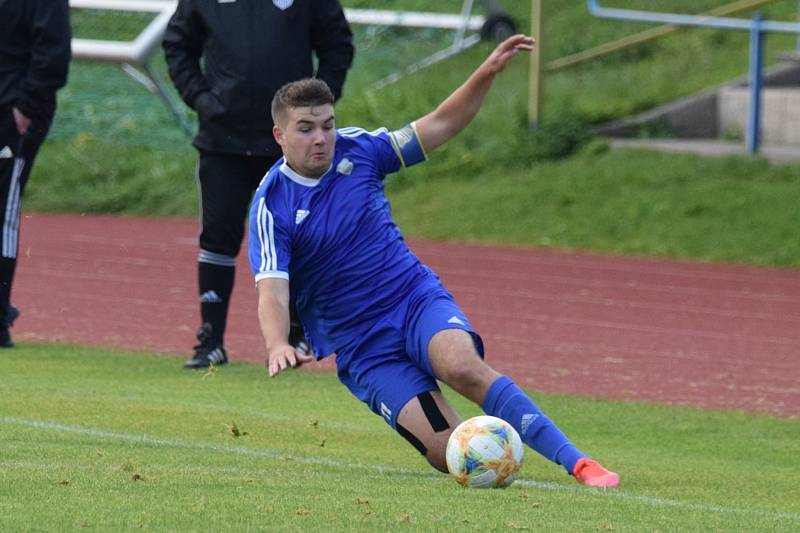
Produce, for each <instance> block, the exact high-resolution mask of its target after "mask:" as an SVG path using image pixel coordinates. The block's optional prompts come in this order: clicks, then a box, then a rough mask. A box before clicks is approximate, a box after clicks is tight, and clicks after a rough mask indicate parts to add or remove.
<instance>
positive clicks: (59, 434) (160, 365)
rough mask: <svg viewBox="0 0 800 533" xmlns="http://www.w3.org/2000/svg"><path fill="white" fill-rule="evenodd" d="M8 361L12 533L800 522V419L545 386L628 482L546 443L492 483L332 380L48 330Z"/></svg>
mask: <svg viewBox="0 0 800 533" xmlns="http://www.w3.org/2000/svg"><path fill="white" fill-rule="evenodd" d="M2 357H3V363H4V365H3V378H2V385H1V386H0V390H2V394H0V450H1V451H0V531H65V530H84V529H85V530H90V531H130V530H141V529H144V530H173V531H189V530H191V531H228V530H240V531H254V530H269V531H387V530H390V531H461V530H474V531H498V530H511V531H515V530H522V531H526V530H527V531H643V530H647V531H797V529H798V528H800V500H799V499H798V498H797V495H798V493H797V475H798V468H797V464H798V463H797V457H798V455H800V438H798V437H800V421H798V420H781V419H771V418H767V417H764V416H756V415H749V414H741V413H732V412H703V411H697V410H692V409H686V408H672V407H666V406H655V405H643V404H626V403H618V402H610V401H599V400H591V399H581V398H571V397H563V396H558V397H557V396H548V395H540V394H534V396H535V398H536V399H537V401H538V403H539V404H540V405H541V406H542V407H543V409H544V410H545V411H546V412H548V414H549V415H550V416H551V418H553V419H554V420H556V421H557V422H558V423H559V425H560V426H561V427H562V429H564V430H565V432H567V433H568V434H569V435H570V436H571V437H572V439H573V440H574V441H575V442H576V443H577V444H578V445H579V446H580V447H582V448H584V449H585V450H586V451H588V452H589V453H593V454H594V455H595V456H596V457H597V458H599V459H601V460H603V461H604V462H605V463H607V464H608V465H609V466H612V467H613V468H614V469H615V470H617V471H619V472H620V473H621V475H622V479H623V482H622V486H621V488H620V489H618V490H613V491H599V490H596V489H586V488H583V487H580V486H578V485H576V484H575V483H574V482H573V481H572V479H571V478H569V477H568V476H567V475H566V474H565V473H564V472H563V470H561V469H560V467H557V466H555V465H552V464H550V463H549V462H547V461H546V460H544V459H542V458H541V457H539V456H537V455H536V454H535V453H532V452H531V453H528V454H527V455H526V462H525V465H524V467H523V471H522V473H521V480H520V481H518V482H517V483H515V484H514V485H513V486H512V487H510V488H508V489H506V490H489V491H481V490H470V489H464V488H462V487H460V486H459V485H457V484H456V483H455V481H453V480H452V479H450V478H448V477H447V476H444V475H441V474H438V473H436V472H434V471H433V470H432V469H431V468H430V467H428V466H427V463H426V462H425V461H424V460H423V459H422V458H421V457H420V456H419V455H418V454H417V453H416V451H414V450H413V448H411V446H409V445H407V444H406V443H405V441H403V440H402V439H401V438H400V437H399V436H397V435H396V434H394V433H393V432H392V431H391V430H390V429H389V428H388V426H386V425H385V424H384V422H383V421H382V420H381V419H380V418H378V417H377V416H375V415H373V414H371V413H370V412H369V411H368V409H367V408H366V407H365V406H363V405H362V404H360V403H359V402H358V401H356V400H355V399H353V398H352V397H351V396H350V395H349V393H348V392H346V390H345V389H344V387H342V386H341V385H339V384H338V382H337V381H336V378H335V377H334V376H333V375H332V374H330V373H313V372H312V373H309V372H305V371H300V372H298V371H294V372H287V373H285V374H282V375H281V376H279V377H278V378H276V379H274V380H269V379H267V378H266V377H265V373H264V370H263V368H258V367H256V366H252V365H245V364H234V365H231V366H229V367H224V368H221V369H219V370H217V371H216V372H213V373H203V372H186V371H182V370H180V368H179V366H180V365H179V361H178V360H177V359H175V358H172V357H166V356H154V355H149V354H134V353H117V352H108V351H104V350H99V349H89V348H80V347H68V346H55V345H38V344H29V343H21V344H20V345H19V346H18V348H17V349H15V350H7V351H4V352H3V354H2ZM448 396H449V397H450V398H451V399H452V400H453V402H454V404H456V405H457V407H458V408H459V410H460V411H461V413H462V414H463V415H466V416H471V415H476V414H479V410H478V409H477V408H476V407H475V406H473V405H470V404H467V403H465V402H464V401H462V400H460V399H459V398H457V397H454V395H453V394H449V395H448Z"/></svg>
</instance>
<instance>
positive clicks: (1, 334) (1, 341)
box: [0, 304, 19, 348]
mask: <svg viewBox="0 0 800 533" xmlns="http://www.w3.org/2000/svg"><path fill="white" fill-rule="evenodd" d="M17 317H19V309H17V308H16V307H14V306H13V305H11V304H8V307H6V310H5V313H3V314H2V316H0V348H13V347H14V341H12V340H11V332H10V331H9V330H8V328H10V327H11V326H13V325H14V321H15V320H16V319H17Z"/></svg>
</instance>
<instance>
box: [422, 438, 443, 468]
mask: <svg viewBox="0 0 800 533" xmlns="http://www.w3.org/2000/svg"><path fill="white" fill-rule="evenodd" d="M446 452H447V443H446V442H445V444H444V445H441V444H437V445H436V446H433V447H431V448H430V449H429V450H428V453H427V454H425V459H427V460H428V463H429V464H430V465H431V466H432V467H433V468H435V469H436V470H438V471H439V472H444V473H445V474H446V473H447V457H446Z"/></svg>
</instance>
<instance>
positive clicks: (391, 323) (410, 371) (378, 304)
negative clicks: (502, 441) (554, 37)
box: [248, 35, 619, 487]
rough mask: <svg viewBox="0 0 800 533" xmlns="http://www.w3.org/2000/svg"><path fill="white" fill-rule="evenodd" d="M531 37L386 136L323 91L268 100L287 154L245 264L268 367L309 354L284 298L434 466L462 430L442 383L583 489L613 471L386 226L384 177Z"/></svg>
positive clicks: (427, 145)
mask: <svg viewBox="0 0 800 533" xmlns="http://www.w3.org/2000/svg"><path fill="white" fill-rule="evenodd" d="M532 47H533V39H532V38H530V37H527V36H524V35H515V36H513V37H510V38H508V39H506V40H505V41H503V42H502V43H500V44H499V45H498V46H497V47H496V48H495V49H494V50H493V51H492V53H491V54H490V55H489V56H488V57H487V59H486V60H485V61H484V62H483V63H482V64H481V65H480V66H479V67H478V68H477V69H476V70H475V72H474V73H473V74H472V75H471V76H470V77H469V78H468V79H467V81H466V82H464V84H462V85H461V86H460V87H459V88H458V89H456V90H455V91H454V92H453V93H452V94H451V95H450V96H448V97H447V98H446V99H445V100H444V101H443V102H442V103H441V104H440V105H439V106H438V107H437V108H436V109H435V110H434V111H433V112H431V113H429V114H427V115H425V116H424V117H422V118H420V119H418V120H416V121H415V122H412V123H411V124H409V125H407V126H405V127H403V128H400V129H398V130H395V131H388V130H386V129H379V130H376V131H372V132H368V131H365V130H362V129H359V128H342V129H339V130H337V129H336V127H335V119H334V109H333V101H334V100H333V95H332V94H331V92H330V90H329V89H328V88H327V86H326V85H325V83H324V82H322V81H320V80H314V79H306V80H301V81H297V82H293V83H290V84H288V85H285V86H284V87H283V88H281V89H280V90H279V91H278V92H277V94H276V95H275V97H274V99H273V101H272V116H273V119H274V122H275V126H274V128H273V134H274V136H275V139H276V140H277V142H278V144H279V145H280V146H281V149H282V151H283V155H284V157H283V159H281V160H279V161H278V162H277V163H276V164H275V166H273V167H272V169H270V171H269V172H268V173H267V175H266V176H265V177H264V180H263V181H262V182H261V185H260V186H259V188H258V190H257V191H256V194H255V196H254V199H253V205H252V207H251V210H250V230H249V246H248V247H249V258H250V264H251V266H252V269H253V272H254V275H255V281H256V287H257V292H258V317H259V323H260V326H261V330H262V333H263V336H264V341H265V344H266V351H267V357H268V372H269V375H270V377H274V376H276V375H277V374H278V373H280V372H281V371H282V370H284V369H286V368H288V367H294V366H298V365H301V364H303V363H306V362H309V361H312V360H313V359H314V357H312V356H308V355H305V354H303V353H301V352H298V351H296V350H295V349H294V348H293V347H292V346H291V345H290V344H289V342H288V333H289V296H290V294H291V295H292V296H293V297H294V298H295V299H296V302H297V308H298V311H299V314H300V318H301V320H302V323H303V325H304V326H305V328H306V333H307V336H308V339H309V341H310V343H311V345H312V348H313V350H314V353H315V354H317V356H316V357H317V358H319V357H322V356H325V355H330V354H333V353H335V354H336V368H337V374H338V377H339V380H340V381H341V382H342V383H343V384H344V385H345V386H347V388H348V389H350V391H351V392H352V393H353V394H354V395H355V396H356V397H357V398H358V399H360V400H361V401H363V402H365V403H367V404H368V405H369V407H370V408H371V409H372V411H373V412H375V413H376V414H378V415H380V416H382V417H383V418H384V419H385V420H386V422H387V423H388V424H389V425H390V426H392V427H393V428H394V429H395V430H396V431H397V432H398V433H400V435H402V436H403V437H404V438H405V439H406V440H408V441H409V442H410V443H411V444H412V445H413V446H414V447H415V448H416V449H417V450H418V451H419V452H420V453H422V454H423V455H424V456H425V457H426V459H427V460H428V462H429V463H430V464H431V465H432V466H433V467H434V468H436V469H438V470H440V471H442V472H446V471H447V466H446V462H445V448H446V446H447V439H448V437H449V436H450V433H452V431H453V429H454V428H455V427H456V426H457V425H458V424H459V423H460V422H461V418H460V416H459V415H458V413H456V412H455V410H454V409H453V407H452V406H451V405H450V404H449V403H448V401H447V400H446V399H445V397H444V396H443V395H442V393H441V391H440V389H439V387H438V385H437V380H440V381H442V382H444V383H446V384H447V385H449V386H450V387H451V388H453V389H454V390H455V391H456V392H458V393H459V394H461V395H463V396H464V397H466V398H468V399H470V400H472V401H473V402H475V403H477V404H478V405H480V406H481V407H482V408H483V410H484V411H485V412H486V413H487V414H489V415H492V416H496V417H499V418H502V419H504V420H506V421H508V422H509V423H510V424H511V425H512V426H514V428H515V429H516V430H517V431H518V432H519V434H520V436H521V437H522V440H523V442H525V443H526V444H527V445H528V446H530V447H531V448H533V449H534V450H536V451H537V452H539V453H540V454H542V455H543V456H545V457H547V458H548V459H550V460H551V461H554V462H556V463H558V464H560V465H561V466H563V467H564V468H565V469H566V471H567V473H568V474H571V475H572V476H574V477H575V479H576V480H577V481H578V482H579V483H582V484H585V485H589V486H594V487H615V486H617V485H618V484H619V476H618V475H617V474H616V473H614V472H611V471H609V470H607V469H605V468H604V467H603V466H602V465H600V463H598V462H597V461H595V460H593V459H591V458H589V457H588V456H586V455H585V454H584V453H583V452H581V451H580V450H578V449H577V448H576V447H575V446H574V445H573V444H572V443H571V442H570V441H569V439H568V438H567V437H566V436H565V435H564V434H563V433H562V432H561V430H559V429H558V427H557V426H556V425H555V424H554V423H553V422H552V421H551V420H550V419H548V418H547V416H545V415H544V413H542V411H541V410H540V409H539V408H538V407H537V406H536V404H535V403H534V402H533V401H532V400H531V399H530V398H529V397H528V396H527V395H526V394H525V393H524V392H523V391H522V390H521V389H520V388H519V387H518V386H517V385H516V384H515V383H514V382H513V381H512V380H511V379H510V378H509V377H507V376H503V375H501V374H500V373H498V372H497V371H495V370H494V369H493V368H491V367H490V366H489V365H488V364H487V363H486V362H484V360H483V343H482V341H481V338H480V336H478V334H477V333H476V332H474V331H473V329H472V326H470V323H469V320H468V319H467V317H466V316H465V315H464V313H463V312H462V310H461V309H460V308H459V307H458V305H457V304H456V302H455V300H454V298H453V296H452V295H451V294H450V292H448V291H447V289H445V287H444V286H443V285H442V284H441V282H440V281H439V278H438V276H437V275H436V274H435V273H434V272H433V271H431V270H430V269H429V268H428V267H426V266H425V265H424V264H422V263H421V262H420V260H419V259H417V257H416V256H415V255H414V254H413V253H412V252H411V250H409V248H408V247H407V245H406V244H405V242H404V240H403V237H402V235H401V234H400V231H399V229H398V228H397V226H396V225H395V223H394V222H393V221H392V218H391V209H390V206H389V202H388V200H387V199H386V197H385V195H384V190H383V189H384V188H383V180H384V178H385V177H386V176H387V175H388V174H391V173H393V172H396V171H398V170H399V169H400V168H401V167H407V166H411V165H413V164H416V163H419V162H421V161H424V160H425V159H426V157H427V154H428V153H430V152H431V151H432V150H435V149H436V148H438V147H439V146H441V145H443V144H444V143H446V142H447V141H448V140H449V139H451V138H452V137H453V136H455V135H456V134H457V133H458V132H460V131H461V130H462V129H464V128H465V127H466V126H467V124H469V123H470V121H471V120H472V119H473V118H474V117H475V115H476V114H477V113H478V111H479V109H480V107H481V105H482V103H483V100H484V98H485V97H486V94H487V93H488V91H489V88H490V87H491V85H492V82H493V81H494V78H495V76H496V75H497V74H498V73H499V72H500V71H502V70H503V69H504V68H505V66H506V64H507V63H508V62H509V61H510V60H511V59H512V58H513V57H514V56H515V55H517V53H518V52H520V51H529V50H531V49H532Z"/></svg>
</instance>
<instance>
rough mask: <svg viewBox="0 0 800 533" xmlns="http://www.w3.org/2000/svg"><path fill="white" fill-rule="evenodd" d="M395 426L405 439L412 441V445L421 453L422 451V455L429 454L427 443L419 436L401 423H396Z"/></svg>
mask: <svg viewBox="0 0 800 533" xmlns="http://www.w3.org/2000/svg"><path fill="white" fill-rule="evenodd" d="M395 427H396V428H397V432H398V433H400V435H401V436H402V437H403V438H404V439H406V440H407V441H408V442H410V443H411V445H412V446H413V447H414V448H416V449H417V451H418V452H419V453H421V454H422V455H427V454H428V448H426V447H425V445H424V444H422V442H421V441H420V440H419V439H418V438H417V437H415V436H414V435H412V434H411V432H410V431H409V430H407V429H406V428H404V427H403V426H401V425H400V424H395Z"/></svg>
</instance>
